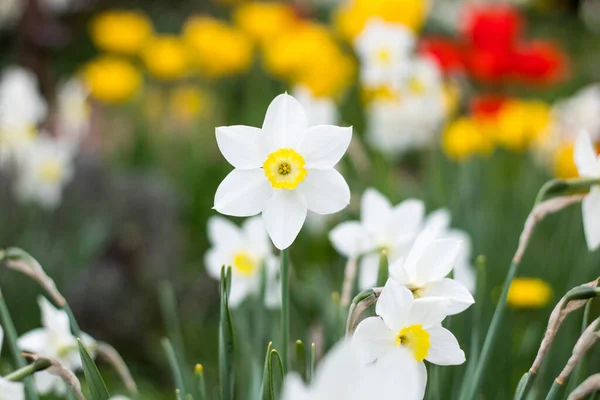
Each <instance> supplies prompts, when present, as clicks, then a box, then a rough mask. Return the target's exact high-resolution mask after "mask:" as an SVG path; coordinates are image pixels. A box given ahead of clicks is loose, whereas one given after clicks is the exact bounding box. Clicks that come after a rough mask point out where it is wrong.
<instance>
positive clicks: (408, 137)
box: [367, 58, 446, 157]
mask: <svg viewBox="0 0 600 400" xmlns="http://www.w3.org/2000/svg"><path fill="white" fill-rule="evenodd" d="M409 70H410V71H409V72H408V73H407V74H405V75H406V76H405V77H404V78H403V79H402V80H401V82H400V83H399V84H398V85H397V88H394V89H390V90H391V94H390V95H387V96H384V97H383V98H376V99H375V100H374V101H373V102H371V103H370V104H369V105H368V107H367V139H368V141H369V143H370V144H371V146H373V147H374V148H375V149H377V150H379V151H381V152H382V153H384V154H385V155H387V156H388V157H395V156H398V155H402V154H403V153H405V152H407V151H409V150H413V149H421V148H424V147H426V146H428V145H430V144H432V143H433V142H434V140H435V138H436V133H437V132H438V130H439V128H440V126H441V124H442V122H443V120H444V117H445V113H446V102H445V97H444V87H443V80H442V76H441V73H440V71H439V68H438V66H437V65H436V64H435V63H434V62H432V61H431V60H429V59H427V58H416V59H415V60H413V61H411V62H410V63H409Z"/></svg>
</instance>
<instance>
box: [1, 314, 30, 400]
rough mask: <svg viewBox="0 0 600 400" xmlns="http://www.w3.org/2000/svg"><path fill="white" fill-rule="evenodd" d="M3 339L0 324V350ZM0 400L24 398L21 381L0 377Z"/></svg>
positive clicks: (23, 399) (19, 399)
mask: <svg viewBox="0 0 600 400" xmlns="http://www.w3.org/2000/svg"><path fill="white" fill-rule="evenodd" d="M3 341H4V330H3V329H2V327H1V326H0V350H1V349H2V343H3ZM0 400H25V389H24V386H23V384H22V383H21V382H11V381H9V380H6V379H4V378H2V377H0Z"/></svg>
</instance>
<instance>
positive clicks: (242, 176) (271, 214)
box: [214, 94, 352, 250]
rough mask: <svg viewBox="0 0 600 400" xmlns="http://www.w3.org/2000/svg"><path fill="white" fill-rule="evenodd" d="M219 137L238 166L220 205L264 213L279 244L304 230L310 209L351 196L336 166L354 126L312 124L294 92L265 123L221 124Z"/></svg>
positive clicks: (333, 207) (341, 203)
mask: <svg viewBox="0 0 600 400" xmlns="http://www.w3.org/2000/svg"><path fill="white" fill-rule="evenodd" d="M216 136H217V143H218V145H219V149H220V150H221V153H222V154H223V156H224V157H225V158H226V159H227V161H228V162H229V163H230V164H231V165H233V167H234V168H235V169H234V170H233V171H232V172H231V173H230V174H229V175H227V177H226V178H225V179H224V180H223V182H221V185H220V186H219V188H218V189H217V193H216V194H215V205H214V208H215V209H216V210H217V211H218V212H220V213H221V214H226V215H232V216H238V217H249V216H253V215H256V214H260V213H262V218H263V221H264V224H265V227H266V229H267V233H268V234H269V237H270V238H271V240H272V241H273V244H275V247H277V248H278V249H280V250H282V249H286V248H288V247H289V246H290V245H291V244H292V242H293V241H294V240H295V239H296V237H297V236H298V233H299V232H300V229H301V228H302V225H303V224H304V221H305V219H306V213H307V210H311V211H314V212H315V213H317V214H333V213H335V212H338V211H340V210H342V209H343V208H345V207H346V206H347V205H348V203H349V202H350V188H349V187H348V184H347V183H346V181H345V180H344V177H343V176H342V175H341V174H340V173H339V172H337V171H336V170H335V169H334V166H335V165H336V164H337V163H338V162H339V161H340V159H341V158H342V156H343V155H344V153H345V152H346V149H347V148H348V146H349V144H350V140H351V139H352V128H342V127H338V126H333V125H317V126H313V127H309V124H308V119H307V117H306V114H305V113H304V110H303V109H302V106H301V105H300V103H298V101H297V100H296V99H294V98H293V97H292V96H290V95H288V94H282V95H279V96H277V97H276V98H275V99H274V100H273V102H271V104H270V105H269V108H268V110H267V114H266V116H265V120H264V123H263V126H262V129H261V128H254V127H249V126H242V125H237V126H225V127H220V128H217V132H216Z"/></svg>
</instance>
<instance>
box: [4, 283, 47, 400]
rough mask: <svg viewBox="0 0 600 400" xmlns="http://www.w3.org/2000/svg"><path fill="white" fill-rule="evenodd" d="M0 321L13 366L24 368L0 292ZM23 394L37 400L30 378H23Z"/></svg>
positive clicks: (15, 331) (14, 332) (14, 331)
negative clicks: (13, 362)
mask: <svg viewBox="0 0 600 400" xmlns="http://www.w3.org/2000/svg"><path fill="white" fill-rule="evenodd" d="M0 320H1V321H2V326H3V327H4V332H5V333H6V339H7V341H8V344H9V347H10V351H11V353H12V356H13V360H14V361H15V364H16V365H17V367H18V368H25V367H26V366H27V362H26V361H25V359H24V358H23V357H22V356H21V350H20V349H19V346H18V345H17V330H16V329H15V325H14V324H13V321H12V318H11V316H10V313H9V312H8V307H7V306H6V302H5V301H4V296H3V295H2V292H0ZM25 393H26V394H27V399H29V400H38V399H39V397H38V395H37V392H36V390H35V386H34V384H33V379H32V378H31V377H27V378H25Z"/></svg>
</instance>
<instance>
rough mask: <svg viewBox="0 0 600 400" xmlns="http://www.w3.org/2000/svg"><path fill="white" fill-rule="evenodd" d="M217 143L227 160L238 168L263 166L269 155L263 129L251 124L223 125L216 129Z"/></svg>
mask: <svg viewBox="0 0 600 400" xmlns="http://www.w3.org/2000/svg"><path fill="white" fill-rule="evenodd" d="M216 136H217V145H218V146H219V150H221V153H222V154H223V157H225V159H226V160H227V162H228V163H229V164H231V165H233V166H234V167H235V168H236V169H254V168H260V167H262V166H263V163H264V162H265V160H266V159H267V156H268V155H269V153H268V151H267V147H266V144H267V143H266V138H265V134H264V133H263V131H262V129H260V128H254V127H251V126H244V125H235V126H221V127H218V128H217V130H216Z"/></svg>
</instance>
